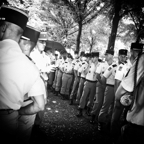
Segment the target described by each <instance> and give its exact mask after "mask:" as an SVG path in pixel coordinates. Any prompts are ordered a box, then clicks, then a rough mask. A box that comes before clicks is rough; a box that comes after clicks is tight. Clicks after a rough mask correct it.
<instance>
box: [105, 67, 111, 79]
mask: <svg viewBox="0 0 144 144" xmlns="http://www.w3.org/2000/svg"><path fill="white" fill-rule="evenodd" d="M112 69H113V68H112V66H109V67H108V68H107V70H106V71H105V72H104V74H103V76H104V77H105V78H108V77H109V76H110V75H111V74H112Z"/></svg>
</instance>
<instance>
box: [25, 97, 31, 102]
mask: <svg viewBox="0 0 144 144" xmlns="http://www.w3.org/2000/svg"><path fill="white" fill-rule="evenodd" d="M29 100H32V99H31V98H28V99H26V100H24V102H26V101H29Z"/></svg>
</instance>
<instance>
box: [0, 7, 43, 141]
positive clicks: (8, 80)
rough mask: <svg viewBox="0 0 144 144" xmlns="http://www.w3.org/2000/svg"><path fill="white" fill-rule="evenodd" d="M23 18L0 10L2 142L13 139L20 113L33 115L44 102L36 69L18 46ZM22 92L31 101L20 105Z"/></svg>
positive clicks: (8, 9)
mask: <svg viewBox="0 0 144 144" xmlns="http://www.w3.org/2000/svg"><path fill="white" fill-rule="evenodd" d="M27 21H28V16H27V14H26V13H25V12H23V11H21V10H19V9H17V8H14V7H10V6H2V7H1V9H0V40H1V42H0V131H1V134H0V135H1V141H3V140H4V141H5V143H8V142H11V143H16V142H17V138H16V137H17V129H18V118H20V116H21V115H30V114H35V113H37V112H38V111H40V110H43V109H44V105H45V103H44V94H45V91H44V87H43V86H44V85H43V81H42V79H41V78H40V74H39V70H38V69H37V67H36V66H35V65H34V64H33V63H32V62H31V61H30V60H29V59H28V58H27V57H26V56H25V54H23V53H22V51H21V49H20V47H19V45H18V42H19V40H20V37H21V36H22V34H23V31H24V29H25V27H26V23H27ZM25 95H28V97H32V98H33V99H34V101H35V102H33V103H31V104H30V105H28V106H26V107H22V105H23V102H24V96H25ZM21 142H22V141H21ZM18 143H19V142H18Z"/></svg>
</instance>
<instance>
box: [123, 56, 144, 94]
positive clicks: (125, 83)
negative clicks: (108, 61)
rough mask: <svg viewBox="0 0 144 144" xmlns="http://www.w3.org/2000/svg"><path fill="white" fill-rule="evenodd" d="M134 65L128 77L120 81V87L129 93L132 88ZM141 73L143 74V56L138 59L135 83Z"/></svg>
mask: <svg viewBox="0 0 144 144" xmlns="http://www.w3.org/2000/svg"><path fill="white" fill-rule="evenodd" d="M135 65H136V62H134V63H133V65H132V67H131V69H130V71H129V73H128V75H127V76H126V77H125V78H124V79H123V80H122V83H121V85H122V87H123V88H124V89H125V90H127V91H129V92H132V91H133V88H134V72H135ZM143 72H144V54H143V55H142V56H141V57H140V59H139V63H138V68H137V81H138V80H139V78H140V77H141V76H142V74H143Z"/></svg>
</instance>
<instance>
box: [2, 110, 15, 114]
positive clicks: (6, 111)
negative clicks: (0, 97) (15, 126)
mask: <svg viewBox="0 0 144 144" xmlns="http://www.w3.org/2000/svg"><path fill="white" fill-rule="evenodd" d="M14 111H15V110H13V109H0V114H11V113H13V112H14Z"/></svg>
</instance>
